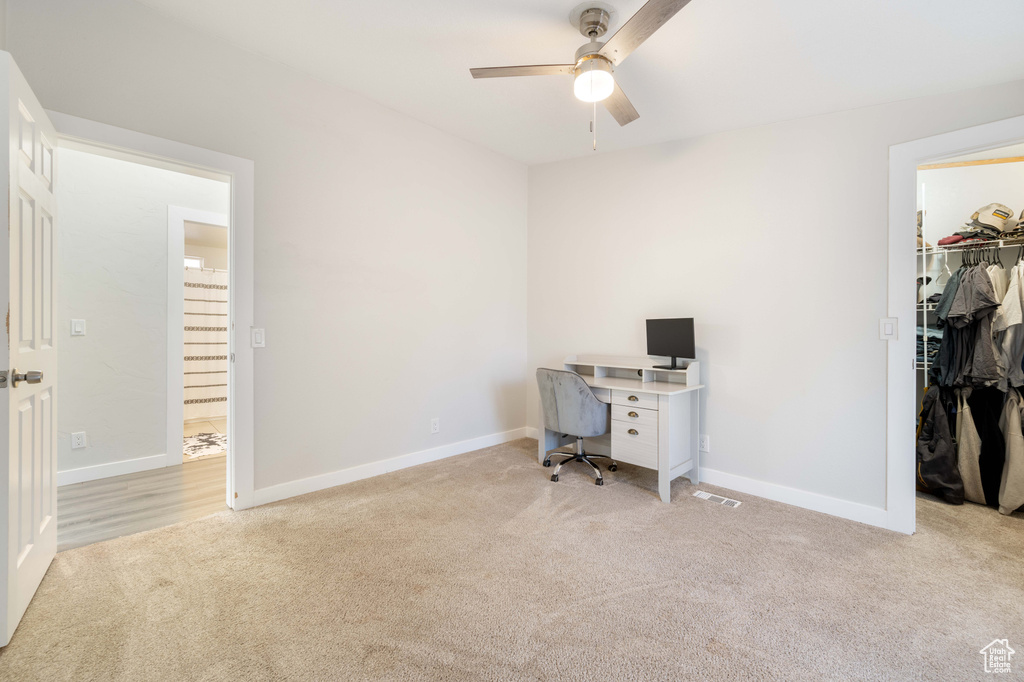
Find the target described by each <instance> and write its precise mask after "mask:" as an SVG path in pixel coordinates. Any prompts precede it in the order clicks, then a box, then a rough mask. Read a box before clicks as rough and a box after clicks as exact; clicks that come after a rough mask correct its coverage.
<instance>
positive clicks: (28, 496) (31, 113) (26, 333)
mask: <svg viewBox="0 0 1024 682" xmlns="http://www.w3.org/2000/svg"><path fill="white" fill-rule="evenodd" d="M0 93H2V99H0V106H2V108H3V111H5V112H6V113H5V116H6V120H5V121H4V122H3V123H2V124H0V125H2V126H3V127H4V128H6V129H7V130H8V131H9V135H8V137H9V144H8V145H7V157H6V159H4V161H6V163H5V164H4V169H5V170H4V173H5V174H6V183H5V184H6V186H7V188H8V191H7V192H0V195H3V196H4V198H3V200H2V201H3V204H6V205H5V206H3V204H0V206H3V209H5V210H3V209H0V215H7V216H8V220H9V223H8V233H7V238H6V239H3V238H0V303H2V302H3V301H5V300H6V301H7V302H8V304H9V307H8V312H7V348H8V351H7V352H8V356H9V359H8V361H7V365H6V370H7V371H3V372H2V375H0V376H2V378H3V380H2V381H0V384H2V386H0V415H6V416H0V462H2V463H3V464H2V465H0V472H2V473H0V491H2V492H3V494H4V499H3V500H2V505H0V540H2V542H0V553H2V556H0V586H2V588H0V646H4V645H6V644H7V643H8V642H10V640H11V636H12V635H13V634H14V629H15V628H16V627H17V626H18V622H19V621H20V620H21V617H22V615H24V613H25V609H26V608H28V604H29V602H30V601H31V600H32V595H34V594H35V592H36V588H38V587H39V583H40V581H41V580H42V579H43V575H45V573H46V569H47V568H49V566H50V562H51V561H52V560H53V557H54V556H56V554H57V447H56V436H57V418H56V409H55V407H54V398H55V394H56V390H57V349H56V343H55V338H54V315H55V311H54V281H55V279H56V278H55V273H54V271H53V269H54V265H55V264H56V259H55V257H54V256H55V252H56V251H55V243H54V242H55V237H56V235H55V232H54V212H55V208H56V206H55V201H54V196H53V179H54V170H55V169H54V143H55V142H56V139H57V136H56V133H55V131H54V129H53V125H51V124H50V121H49V119H48V118H47V117H46V113H45V112H44V111H43V107H42V106H40V104H39V101H38V100H36V97H35V95H33V94H32V90H31V89H29V86H28V83H27V82H26V81H25V78H24V76H22V75H21V71H19V70H18V67H17V66H16V65H15V63H14V60H13V59H11V56H10V55H9V54H8V53H6V52H0ZM4 103H5V104H4ZM0 129H2V128H0ZM2 369H4V368H2V367H0V370H2Z"/></svg>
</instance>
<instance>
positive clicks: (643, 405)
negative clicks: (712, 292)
mask: <svg viewBox="0 0 1024 682" xmlns="http://www.w3.org/2000/svg"><path fill="white" fill-rule="evenodd" d="M655 364H662V363H656V362H654V361H652V360H651V359H650V358H646V357H644V358H631V357H613V356H605V355H572V356H569V357H567V358H566V359H565V363H564V365H565V369H568V370H572V371H574V372H576V373H577V374H579V375H581V376H582V377H583V378H584V380H586V382H587V384H588V385H589V386H590V388H591V390H593V392H594V395H595V396H597V399H598V400H600V401H602V402H605V403H609V404H610V405H611V420H610V422H609V423H610V425H611V428H610V431H609V433H606V434H605V435H603V436H598V437H597V438H586V439H584V441H583V446H584V448H585V449H586V450H587V452H592V453H593V454H596V455H609V456H611V457H613V458H614V459H615V460H616V461H618V462H627V463H629V464H633V465H636V466H640V467H645V468H647V469H655V470H656V471H657V472H658V494H659V495H660V496H661V501H662V502H669V501H670V493H669V491H670V488H671V486H670V484H671V482H672V480H673V479H675V478H677V477H679V476H682V475H684V474H687V475H688V477H689V479H690V481H691V482H692V483H694V484H695V485H696V484H697V483H699V482H700V451H699V445H698V439H699V432H700V389H702V388H704V385H703V384H701V383H699V381H700V365H699V363H697V362H696V361H691V362H686V363H684V365H683V368H682V369H678V370H661V369H654V365H655ZM542 409H543V408H542ZM543 423H544V415H543V414H542V415H541V424H543ZM542 431H543V433H542V434H541V437H540V438H539V439H538V446H537V460H538V461H539V462H541V463H543V461H544V458H545V457H546V456H547V454H548V453H549V452H550V451H551V450H554V449H556V448H560V447H562V446H564V445H567V444H569V443H571V442H572V441H574V440H575V439H574V438H572V437H569V438H562V434H560V433H557V432H555V431H550V430H548V429H542Z"/></svg>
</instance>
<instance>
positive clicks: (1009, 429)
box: [999, 388, 1024, 515]
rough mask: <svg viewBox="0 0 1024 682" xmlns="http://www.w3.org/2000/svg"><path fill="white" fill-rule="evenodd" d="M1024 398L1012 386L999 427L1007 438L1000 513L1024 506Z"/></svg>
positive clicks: (1000, 494) (1011, 511) (1006, 512)
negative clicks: (1023, 428)
mask: <svg viewBox="0 0 1024 682" xmlns="http://www.w3.org/2000/svg"><path fill="white" fill-rule="evenodd" d="M1022 410H1024V399H1021V395H1020V393H1018V392H1017V391H1016V390H1015V389H1013V388H1011V389H1010V390H1009V391H1008V392H1007V394H1006V405H1005V406H1004V407H1003V416H1002V417H1001V418H1000V419H999V428H1000V429H1002V431H1003V437H1004V438H1005V439H1006V462H1005V463H1004V464H1003V475H1002V479H1001V480H1000V483H999V513H1000V514H1007V515H1008V514H1012V513H1013V512H1015V511H1017V510H1018V509H1020V508H1021V507H1024V436H1022V435H1021V411H1022Z"/></svg>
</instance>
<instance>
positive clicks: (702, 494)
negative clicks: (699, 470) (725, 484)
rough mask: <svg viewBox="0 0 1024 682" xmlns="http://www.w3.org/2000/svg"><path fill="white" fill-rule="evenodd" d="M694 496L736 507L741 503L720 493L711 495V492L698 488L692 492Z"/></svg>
mask: <svg viewBox="0 0 1024 682" xmlns="http://www.w3.org/2000/svg"><path fill="white" fill-rule="evenodd" d="M693 496H694V497H699V498H700V499H702V500H709V501H711V502H715V503H717V504H724V505H725V506H726V507H738V506H740V504H742V503H741V502H740V501H739V500H731V499H729V498H728V497H722V496H721V495H712V494H711V493H707V492H704V491H703V490H698V491H697V492H695V493H694V494H693Z"/></svg>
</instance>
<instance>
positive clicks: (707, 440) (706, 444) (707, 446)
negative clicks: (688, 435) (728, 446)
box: [700, 433, 711, 452]
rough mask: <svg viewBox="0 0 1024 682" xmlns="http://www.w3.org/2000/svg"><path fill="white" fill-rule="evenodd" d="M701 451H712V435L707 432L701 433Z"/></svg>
mask: <svg viewBox="0 0 1024 682" xmlns="http://www.w3.org/2000/svg"><path fill="white" fill-rule="evenodd" d="M700 451H701V452H711V437H710V436H708V435H707V434H706V433H702V434H701V435H700Z"/></svg>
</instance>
